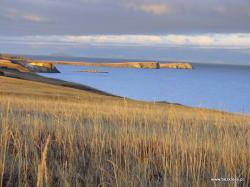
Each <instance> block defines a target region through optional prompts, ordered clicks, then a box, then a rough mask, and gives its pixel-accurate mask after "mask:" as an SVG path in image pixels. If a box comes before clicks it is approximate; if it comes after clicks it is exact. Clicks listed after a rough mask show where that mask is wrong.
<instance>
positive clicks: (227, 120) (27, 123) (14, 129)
mask: <svg viewBox="0 0 250 187" xmlns="http://www.w3.org/2000/svg"><path fill="white" fill-rule="evenodd" d="M249 166H250V119H249V117H245V116H236V115H232V114H227V113H222V112H215V111H208V110H201V109H191V108H186V107H182V106H175V105H167V104H154V103H144V102H136V101H131V100H123V99H119V98H114V97H108V96H101V95H97V94H92V93H89V92H85V91H78V90H75V89H70V88H62V87H58V86H51V85H47V84H42V83H34V82H30V81H23V80H16V79H10V78H4V77H0V185H1V184H2V185H9V186H13V185H16V186H17V185H19V186H36V185H37V186H44V185H47V186H128V187H130V186H213V185H216V184H217V185H229V184H231V185H232V186H234V183H232V182H231V183H225V182H221V183H218V182H217V183H214V182H212V181H211V178H214V177H215V178H220V177H230V178H231V177H237V178H244V183H241V184H243V185H244V186H249V185H250V167H249ZM237 184H240V183H237Z"/></svg>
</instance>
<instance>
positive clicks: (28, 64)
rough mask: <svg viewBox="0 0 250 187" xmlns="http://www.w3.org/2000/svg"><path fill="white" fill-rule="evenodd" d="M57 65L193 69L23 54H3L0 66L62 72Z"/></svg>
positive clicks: (172, 64) (178, 64)
mask: <svg viewBox="0 0 250 187" xmlns="http://www.w3.org/2000/svg"><path fill="white" fill-rule="evenodd" d="M56 65H73V66H90V67H112V68H137V69H163V68H170V69H193V67H192V64H190V63H186V62H166V63H163V62H157V61H124V62H86V61H83V62H75V61H49V60H32V59H28V58H25V57H22V56H13V55H1V54H0V68H2V69H11V70H17V71H19V72H23V73H24V72H34V73H60V72H59V70H58V69H57V68H56Z"/></svg>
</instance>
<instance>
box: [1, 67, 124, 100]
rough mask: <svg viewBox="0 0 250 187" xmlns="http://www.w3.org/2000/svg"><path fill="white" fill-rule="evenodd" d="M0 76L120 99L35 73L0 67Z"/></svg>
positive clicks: (91, 88)
mask: <svg viewBox="0 0 250 187" xmlns="http://www.w3.org/2000/svg"><path fill="white" fill-rule="evenodd" d="M0 76H5V77H9V78H16V79H22V80H28V81H34V82H41V83H46V84H51V85H57V86H63V87H69V88H75V89H78V90H84V91H90V92H93V93H97V94H101V95H106V96H113V97H118V98H122V97H120V96H117V95H114V94H111V93H108V92H105V91H101V90H98V89H95V88H93V87H91V86H87V85H83V84H77V83H73V82H68V81H63V80H60V79H54V78H47V77H44V76H41V75H38V74H36V73H30V72H26V73H23V72H18V71H16V70H10V69H8V70H7V69H3V68H1V67H0Z"/></svg>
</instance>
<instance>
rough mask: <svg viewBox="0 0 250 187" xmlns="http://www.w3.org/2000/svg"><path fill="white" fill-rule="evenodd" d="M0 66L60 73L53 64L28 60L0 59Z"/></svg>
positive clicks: (28, 70)
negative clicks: (42, 63)
mask: <svg viewBox="0 0 250 187" xmlns="http://www.w3.org/2000/svg"><path fill="white" fill-rule="evenodd" d="M0 67H1V68H4V69H12V70H17V71H19V72H23V73H24V72H37V73H60V72H59V71H58V70H57V69H56V67H55V66H54V65H53V64H46V65H41V64H36V63H32V62H30V61H29V60H16V59H0Z"/></svg>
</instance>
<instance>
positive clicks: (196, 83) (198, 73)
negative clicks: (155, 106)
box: [42, 59, 250, 114]
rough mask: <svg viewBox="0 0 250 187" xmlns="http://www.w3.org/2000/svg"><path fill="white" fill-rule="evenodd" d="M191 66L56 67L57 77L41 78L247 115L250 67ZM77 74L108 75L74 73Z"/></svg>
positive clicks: (44, 74) (147, 99)
mask: <svg viewBox="0 0 250 187" xmlns="http://www.w3.org/2000/svg"><path fill="white" fill-rule="evenodd" d="M53 60H54V59H53ZM60 60H63V59H60ZM65 60H69V59H65ZM77 60H81V59H77ZM82 60H86V59H82ZM92 61H98V60H92ZM193 66H194V69H193V70H180V69H129V68H110V67H83V66H82V67H80V66H65V65H57V68H58V69H59V71H60V72H61V73H60V74H47V73H43V74H42V75H43V76H46V77H51V78H57V79H62V80H66V81H70V82H76V83H80V84H84V85H89V86H91V87H94V88H97V89H100V90H103V91H106V92H109V93H112V94H115V95H119V96H122V97H128V98H132V99H136V100H143V101H155V102H157V101H167V102H171V103H179V104H183V105H187V106H192V107H202V108H209V109H218V110H223V111H228V112H235V113H244V114H250V66H236V65H211V64H202V63H200V64H193ZM80 70H98V71H105V72H108V73H82V72H77V71H80Z"/></svg>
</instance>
